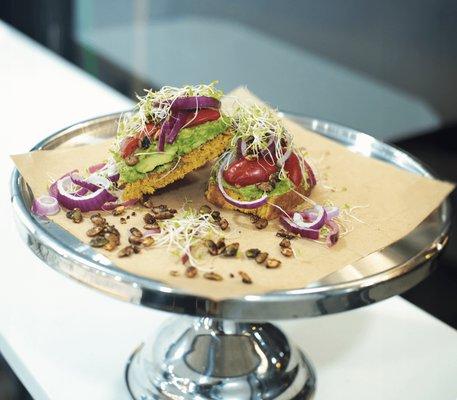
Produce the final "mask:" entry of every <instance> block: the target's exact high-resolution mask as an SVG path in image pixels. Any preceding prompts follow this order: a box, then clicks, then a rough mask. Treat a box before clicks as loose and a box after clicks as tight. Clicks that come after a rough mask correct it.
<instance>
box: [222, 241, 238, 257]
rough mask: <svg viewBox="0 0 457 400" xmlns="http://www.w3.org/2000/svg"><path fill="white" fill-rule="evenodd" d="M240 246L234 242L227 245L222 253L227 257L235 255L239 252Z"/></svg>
mask: <svg viewBox="0 0 457 400" xmlns="http://www.w3.org/2000/svg"><path fill="white" fill-rule="evenodd" d="M239 247H240V244H239V243H232V244H229V245H228V246H226V247H225V250H224V252H223V253H222V255H224V256H225V257H235V256H236V253H238V248H239Z"/></svg>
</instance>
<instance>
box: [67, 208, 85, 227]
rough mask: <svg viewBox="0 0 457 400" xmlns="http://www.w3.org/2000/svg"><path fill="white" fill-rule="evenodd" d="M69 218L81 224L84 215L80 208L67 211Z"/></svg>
mask: <svg viewBox="0 0 457 400" xmlns="http://www.w3.org/2000/svg"><path fill="white" fill-rule="evenodd" d="M66 216H67V218H69V219H71V220H72V221H73V222H74V223H75V224H79V223H80V222H82V220H83V215H82V213H81V210H80V209H79V208H75V209H73V210H70V211H67V214H66Z"/></svg>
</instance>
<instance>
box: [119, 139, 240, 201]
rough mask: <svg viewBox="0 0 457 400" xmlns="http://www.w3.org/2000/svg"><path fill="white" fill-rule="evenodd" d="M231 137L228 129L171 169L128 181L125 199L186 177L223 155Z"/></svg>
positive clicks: (183, 158) (149, 192) (151, 191)
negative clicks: (131, 181)
mask: <svg viewBox="0 0 457 400" xmlns="http://www.w3.org/2000/svg"><path fill="white" fill-rule="evenodd" d="M231 139H232V135H231V132H230V131H226V132H225V133H223V134H220V135H218V136H216V137H215V138H214V139H212V140H210V141H208V142H206V143H204V144H203V145H201V146H200V147H198V148H196V149H195V150H193V151H191V152H190V153H188V154H186V155H184V156H182V157H181V159H180V160H179V161H178V162H177V164H176V165H175V166H174V167H173V168H172V169H171V170H170V171H166V172H162V173H150V174H149V175H148V176H147V177H146V178H144V179H141V180H138V181H136V182H133V183H127V184H126V186H125V188H124V191H123V198H124V200H130V199H138V198H140V197H141V196H142V195H143V194H146V193H148V194H151V193H154V192H155V191H156V190H157V189H160V188H163V187H165V186H167V185H169V184H170V183H172V182H174V181H177V180H179V179H182V178H184V176H185V175H187V174H188V173H189V172H191V171H194V170H196V169H198V168H200V167H202V166H203V165H205V164H206V163H207V162H208V161H211V160H214V159H215V158H217V157H218V156H219V155H221V154H222V153H223V151H224V150H225V149H226V148H227V146H228V145H229V144H230V141H231Z"/></svg>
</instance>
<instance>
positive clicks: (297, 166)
mask: <svg viewBox="0 0 457 400" xmlns="http://www.w3.org/2000/svg"><path fill="white" fill-rule="evenodd" d="M231 123H232V131H233V137H232V139H231V147H230V148H229V150H227V151H226V152H225V153H223V154H222V156H221V157H220V159H219V160H218V162H217V163H216V165H215V167H214V169H213V172H212V175H211V178H210V181H209V183H208V189H207V191H206V197H207V199H208V200H209V201H210V202H211V203H213V204H216V205H217V206H219V207H222V208H227V209H234V210H238V211H241V212H244V213H248V214H255V215H257V216H258V217H260V218H264V219H274V218H276V217H278V216H279V215H281V214H283V213H284V211H289V210H294V209H295V208H296V207H297V206H298V205H299V204H301V203H302V202H303V201H304V196H308V195H309V193H310V192H311V189H312V187H313V186H314V185H315V184H316V179H315V176H314V173H313V171H312V169H311V167H310V166H309V164H308V163H307V162H306V161H305V159H304V157H303V154H302V153H301V152H300V151H299V149H297V148H295V147H294V143H293V136H292V135H291V134H290V132H288V130H287V129H286V127H285V126H284V124H283V122H282V120H281V118H280V117H279V116H278V114H277V112H275V111H274V110H272V109H270V108H268V107H264V106H259V105H256V104H253V105H239V106H238V107H237V108H236V109H235V111H234V113H233V115H232V121H231Z"/></svg>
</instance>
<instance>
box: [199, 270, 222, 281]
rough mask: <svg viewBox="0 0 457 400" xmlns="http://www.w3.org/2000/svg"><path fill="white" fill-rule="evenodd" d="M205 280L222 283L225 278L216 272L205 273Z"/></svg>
mask: <svg viewBox="0 0 457 400" xmlns="http://www.w3.org/2000/svg"><path fill="white" fill-rule="evenodd" d="M203 278H205V279H208V280H210V281H221V280H222V279H223V278H222V276H221V275H219V274H218V273H216V272H205V273H204V274H203Z"/></svg>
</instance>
